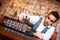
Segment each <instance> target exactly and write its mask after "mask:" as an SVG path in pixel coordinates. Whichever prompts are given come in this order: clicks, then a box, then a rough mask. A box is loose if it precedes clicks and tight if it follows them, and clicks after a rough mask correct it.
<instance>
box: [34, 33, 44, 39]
mask: <svg viewBox="0 0 60 40" xmlns="http://www.w3.org/2000/svg"><path fill="white" fill-rule="evenodd" d="M34 36H36V37H38V38H40V39H43V35H42V33H40V32H35V33H34Z"/></svg>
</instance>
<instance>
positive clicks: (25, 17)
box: [18, 13, 29, 21]
mask: <svg viewBox="0 0 60 40" xmlns="http://www.w3.org/2000/svg"><path fill="white" fill-rule="evenodd" d="M18 17H19V21H23V20H24V19H26V20H29V17H28V16H27V15H26V13H21V14H19V15H18Z"/></svg>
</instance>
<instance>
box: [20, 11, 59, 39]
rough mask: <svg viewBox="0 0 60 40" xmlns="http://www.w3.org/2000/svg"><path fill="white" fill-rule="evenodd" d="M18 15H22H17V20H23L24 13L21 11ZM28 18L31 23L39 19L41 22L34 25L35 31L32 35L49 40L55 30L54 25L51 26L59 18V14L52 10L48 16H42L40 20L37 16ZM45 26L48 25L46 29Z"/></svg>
mask: <svg viewBox="0 0 60 40" xmlns="http://www.w3.org/2000/svg"><path fill="white" fill-rule="evenodd" d="M20 16H22V17H19V20H23V19H24V18H25V17H26V15H25V14H24V13H22V14H21V15H20ZM29 18H30V20H29V21H30V23H32V24H33V25H34V24H36V23H37V22H38V21H41V23H38V24H39V26H37V27H36V29H35V32H33V35H34V36H36V37H38V38H40V39H43V40H49V39H50V38H51V36H52V35H53V33H54V30H55V27H54V26H52V24H53V23H55V22H56V21H57V20H58V19H59V15H58V12H57V11H52V12H50V13H49V14H48V16H46V17H45V18H42V20H40V19H41V18H40V17H38V16H29ZM35 26H36V25H35ZM35 26H33V27H35ZM46 27H48V29H47V30H46V31H45V28H46ZM32 29H33V28H32ZM32 31H33V30H32ZM42 31H45V32H42Z"/></svg>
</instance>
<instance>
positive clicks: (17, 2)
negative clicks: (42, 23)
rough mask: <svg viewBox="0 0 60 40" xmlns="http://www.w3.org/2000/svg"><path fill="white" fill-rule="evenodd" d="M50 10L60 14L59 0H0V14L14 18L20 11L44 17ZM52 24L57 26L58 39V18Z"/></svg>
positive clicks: (59, 32) (59, 39)
mask: <svg viewBox="0 0 60 40" xmlns="http://www.w3.org/2000/svg"><path fill="white" fill-rule="evenodd" d="M51 11H58V13H59V15H60V0H0V15H4V16H7V17H10V18H14V19H17V16H18V15H19V14H20V13H22V12H24V13H27V15H28V14H29V15H37V16H43V17H44V16H46V15H47V14H48V13H49V12H51ZM53 25H54V26H57V27H56V32H58V35H57V40H60V20H59V21H57V22H56V23H55V24H53Z"/></svg>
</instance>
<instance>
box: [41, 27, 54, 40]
mask: <svg viewBox="0 0 60 40" xmlns="http://www.w3.org/2000/svg"><path fill="white" fill-rule="evenodd" d="M54 30H55V27H51V28H50V29H48V30H47V32H46V33H44V34H43V33H42V35H43V40H49V39H50V38H51V37H52V35H53V33H54Z"/></svg>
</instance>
